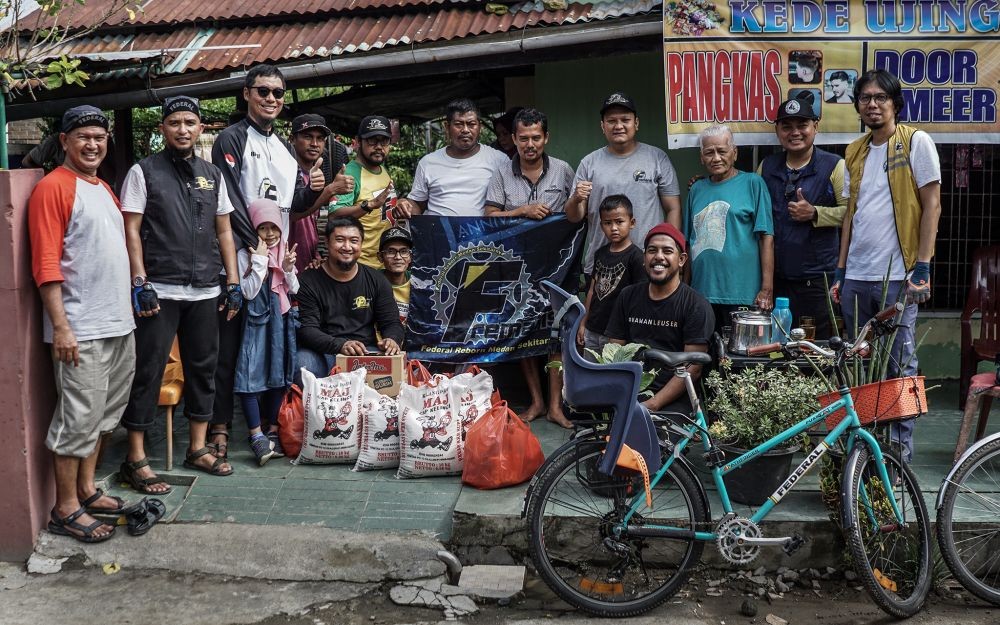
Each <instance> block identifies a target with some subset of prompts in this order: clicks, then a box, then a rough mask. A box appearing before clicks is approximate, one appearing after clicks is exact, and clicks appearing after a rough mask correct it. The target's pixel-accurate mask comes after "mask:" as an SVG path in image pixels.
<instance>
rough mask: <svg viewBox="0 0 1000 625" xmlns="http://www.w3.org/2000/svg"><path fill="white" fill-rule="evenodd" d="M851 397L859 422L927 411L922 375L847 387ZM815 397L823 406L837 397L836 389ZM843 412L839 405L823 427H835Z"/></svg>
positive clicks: (863, 423) (844, 412) (844, 411)
mask: <svg viewBox="0 0 1000 625" xmlns="http://www.w3.org/2000/svg"><path fill="white" fill-rule="evenodd" d="M851 397H852V398H853V399H854V410H855V412H857V413H858V419H859V420H860V421H861V425H868V424H870V423H873V422H875V421H879V422H881V421H898V420H900V419H909V418H910V417H919V416H920V415H922V414H924V413H926V412H927V392H926V391H925V390H924V376H922V375H921V376H910V377H906V378H893V379H891V380H883V381H881V382H872V383H871V384H863V385H861V386H856V387H854V388H852V389H851ZM816 399H817V400H818V401H819V405H820V406H823V407H826V406H829V405H830V404H832V403H833V402H835V401H837V400H838V399H840V393H826V394H825V395H819V396H818V397H816ZM846 416H847V411H846V410H845V409H843V408H841V409H840V410H838V411H837V412H834V413H833V414H831V415H830V416H828V417H827V418H826V427H827V429H828V430H832V429H833V428H835V427H836V426H837V424H838V423H840V422H841V420H843V418H844V417H846Z"/></svg>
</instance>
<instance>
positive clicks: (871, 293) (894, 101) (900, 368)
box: [831, 70, 941, 462]
mask: <svg viewBox="0 0 1000 625" xmlns="http://www.w3.org/2000/svg"><path fill="white" fill-rule="evenodd" d="M854 108H855V110H857V112H858V114H859V115H860V116H861V121H862V122H863V123H864V125H865V126H867V127H868V130H869V132H868V133H867V134H865V135H864V136H863V137H861V138H859V139H856V140H855V141H854V142H853V143H851V144H850V145H849V146H847V156H846V158H845V159H844V160H845V161H846V163H847V183H846V186H847V187H848V193H849V198H848V204H847V214H846V215H845V216H844V224H843V232H842V234H841V239H840V259H839V261H838V262H837V275H836V278H835V280H834V284H833V287H832V289H831V295H832V297H833V299H834V301H837V302H840V305H841V310H842V311H843V314H844V322H845V324H846V325H847V330H848V332H851V331H852V330H853V329H854V328H855V327H858V326H859V325H860V324H862V323H864V322H865V320H866V319H868V318H870V317H872V316H873V315H874V314H875V313H876V312H878V310H879V309H880V308H884V307H885V306H887V305H889V304H891V303H893V302H901V301H905V303H906V308H905V309H904V310H903V313H902V315H901V316H900V318H899V319H897V323H898V324H899V325H900V327H899V330H898V332H897V333H896V338H895V341H894V342H893V346H892V362H890V365H889V376H890V377H897V376H901V375H904V376H910V375H916V373H917V358H916V344H915V343H914V326H915V325H916V322H917V304H919V303H921V302H926V301H927V300H928V299H929V298H930V296H931V264H930V263H931V257H932V256H933V255H934V240H935V238H936V236H937V226H938V219H939V218H940V217H941V164H940V160H939V159H938V153H937V148H936V147H935V145H934V141H933V140H932V139H931V137H930V135H928V134H927V133H926V132H923V131H922V130H917V129H916V128H914V127H912V126H908V125H904V124H900V123H898V118H899V114H900V113H901V112H902V110H903V90H902V86H901V85H900V83H899V79H898V78H896V76H894V75H892V74H891V73H889V72H887V71H885V70H870V71H868V72H865V73H864V74H863V75H862V76H861V78H859V79H858V82H856V83H854ZM887 272H888V276H889V280H888V284H885V285H884V284H883V282H884V276H886V274H887ZM883 289H886V290H885V295H883ZM883 302H884V303H883ZM913 423H914V421H913V419H908V420H905V421H899V422H897V423H894V424H893V426H894V427H893V429H892V432H893V434H892V436H893V438H894V439H895V438H896V437H897V436H898V437H899V440H900V442H901V444H902V445H903V447H904V454H905V455H904V457H905V459H906V461H907V462H909V461H910V459H911V458H912V456H913Z"/></svg>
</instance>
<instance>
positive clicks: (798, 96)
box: [788, 89, 823, 117]
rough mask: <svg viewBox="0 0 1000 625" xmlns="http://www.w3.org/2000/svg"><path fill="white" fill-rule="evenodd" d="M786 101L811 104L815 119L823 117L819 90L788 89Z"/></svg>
mask: <svg viewBox="0 0 1000 625" xmlns="http://www.w3.org/2000/svg"><path fill="white" fill-rule="evenodd" d="M788 99H789V100H804V101H806V102H811V103H812V107H813V113H816V117H822V116H823V98H822V94H821V93H820V91H819V89H789V90H788Z"/></svg>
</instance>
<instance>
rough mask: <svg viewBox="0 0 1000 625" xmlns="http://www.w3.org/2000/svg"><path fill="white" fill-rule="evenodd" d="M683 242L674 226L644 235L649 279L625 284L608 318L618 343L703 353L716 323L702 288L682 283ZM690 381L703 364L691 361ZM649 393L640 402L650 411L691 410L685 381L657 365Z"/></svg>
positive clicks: (615, 340) (685, 255)
mask: <svg viewBox="0 0 1000 625" xmlns="http://www.w3.org/2000/svg"><path fill="white" fill-rule="evenodd" d="M686 249H687V242H686V241H685V239H684V235H683V234H681V233H680V231H679V230H677V228H675V227H674V226H672V225H670V224H667V223H662V224H660V225H658V226H655V227H654V228H653V229H652V230H650V231H649V234H647V235H646V242H645V251H644V253H643V260H644V262H645V269H646V273H647V276H648V280H649V281H648V282H647V283H644V284H633V285H632V286H629V287H627V288H625V289H624V290H623V291H622V292H621V294H620V295H619V296H618V301H617V302H615V307H614V310H613V311H612V312H611V317H610V319H609V320H608V327H607V333H608V338H609V339H610V340H611V341H613V342H615V343H619V344H622V345H624V344H626V343H641V344H643V345H646V346H649V347H653V348H656V349H661V350H664V351H668V352H680V351H686V352H707V351H708V338H709V336H711V334H712V330H713V328H714V327H715V315H714V314H713V313H712V306H711V304H709V303H708V300H706V299H705V298H704V297H703V296H702V295H701V294H700V293H698V292H697V291H695V290H694V289H692V288H691V287H690V286H688V285H686V284H684V283H683V282H681V279H680V275H681V271H682V270H683V267H684V264H685V263H686V262H687V253H686ZM688 371H689V372H690V373H691V376H692V378H693V379H694V380H697V379H698V376H699V375H701V366H699V365H691V366H689V367H688ZM649 390H651V391H652V392H653V396H652V397H650V398H649V399H647V400H645V401H644V402H643V404H645V405H646V407H647V408H649V409H650V410H659V411H676V412H682V413H684V414H689V413H690V412H691V402H690V400H689V398H688V396H687V393H686V391H685V388H684V382H683V380H679V379H675V377H674V372H673V370H670V369H667V368H664V367H660V370H659V372H658V374H657V376H656V378H655V379H654V380H653V383H652V384H651V385H650V387H649Z"/></svg>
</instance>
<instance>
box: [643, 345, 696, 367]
mask: <svg viewBox="0 0 1000 625" xmlns="http://www.w3.org/2000/svg"><path fill="white" fill-rule="evenodd" d="M642 355H643V358H645V359H646V360H652V361H655V362H658V363H660V364H661V365H663V366H665V367H670V368H671V369H676V368H677V367H680V366H682V365H707V364H709V363H710V362H712V357H711V356H709V355H708V354H706V353H703V352H665V351H662V350H659V349H653V348H652V347H647V348H646V350H645V351H644V352H643V353H642Z"/></svg>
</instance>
